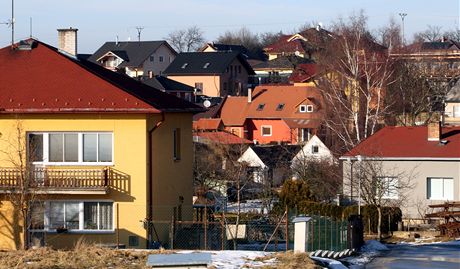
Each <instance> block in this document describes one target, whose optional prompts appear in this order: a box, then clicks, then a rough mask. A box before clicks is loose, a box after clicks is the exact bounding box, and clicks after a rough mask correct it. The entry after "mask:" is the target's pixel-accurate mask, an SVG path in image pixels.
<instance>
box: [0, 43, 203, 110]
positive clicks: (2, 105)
mask: <svg viewBox="0 0 460 269" xmlns="http://www.w3.org/2000/svg"><path fill="white" fill-rule="evenodd" d="M29 42H34V46H33V48H32V49H31V50H12V49H11V48H10V47H5V48H3V49H0V63H1V64H0V82H1V83H0V95H1V96H2V98H0V112H1V113H46V112H61V113H70V112H124V113H126V112H133V113H159V112H162V111H178V112H180V111H201V110H202V109H200V108H198V107H197V106H195V105H193V104H191V103H189V102H186V101H185V100H181V99H179V98H177V97H174V96H172V95H169V94H167V93H163V92H161V91H159V90H156V89H154V88H151V87H148V86H146V85H144V84H142V83H140V82H138V81H135V80H134V79H131V78H129V77H127V76H124V75H120V74H117V73H115V72H112V71H109V70H106V69H105V68H103V67H100V66H98V65H96V64H93V63H90V62H87V61H84V60H82V61H79V60H76V59H74V58H71V57H68V56H66V55H64V54H62V53H60V52H59V51H58V50H57V49H56V48H54V47H51V46H49V45H47V44H44V43H42V42H39V41H36V40H29Z"/></svg>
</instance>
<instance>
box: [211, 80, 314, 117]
mask: <svg viewBox="0 0 460 269" xmlns="http://www.w3.org/2000/svg"><path fill="white" fill-rule="evenodd" d="M321 103H322V97H321V94H320V92H319V89H318V88H316V87H309V86H292V85H282V86H267V85H263V86H258V87H256V88H255V89H254V91H253V93H252V102H251V103H249V102H248V98H247V97H232V96H229V97H227V98H226V99H225V100H224V103H223V105H222V108H221V111H220V112H221V113H220V117H221V119H222V121H223V123H224V125H225V126H242V125H243V124H244V121H245V120H246V119H247V118H250V119H292V120H293V119H309V120H313V119H314V120H318V121H319V120H321V119H322V117H323V109H322V107H321ZM303 104H305V105H313V112H311V113H301V112H299V106H300V105H303ZM262 106H263V108H262ZM281 106H282V108H280V107H281Z"/></svg>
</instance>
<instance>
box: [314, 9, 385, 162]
mask: <svg viewBox="0 0 460 269" xmlns="http://www.w3.org/2000/svg"><path fill="white" fill-rule="evenodd" d="M366 22H367V18H366V17H365V15H364V14H363V13H360V14H359V15H354V16H351V17H350V18H349V19H348V21H344V20H339V22H338V23H336V25H335V26H334V31H333V32H335V33H336V34H337V35H338V36H337V37H336V38H335V39H334V41H333V42H330V44H329V47H328V48H327V49H326V50H325V51H324V53H323V55H322V57H321V58H320V62H319V66H320V69H321V70H320V72H322V73H323V74H325V75H324V76H323V77H322V78H321V79H320V80H319V82H318V87H319V88H320V90H321V91H322V93H323V96H324V100H325V107H326V119H325V121H324V123H325V126H326V127H327V128H328V129H329V131H331V132H332V134H333V135H334V136H335V137H337V140H338V141H337V144H338V145H339V146H338V149H335V150H336V151H339V153H340V152H343V151H347V150H350V149H352V148H353V147H354V146H355V145H357V144H358V143H359V142H360V141H362V140H363V139H365V138H367V137H368V136H370V135H372V134H373V133H375V132H376V131H377V130H378V129H379V128H380V125H381V124H382V122H383V118H384V116H385V115H386V113H388V107H387V106H385V103H384V97H385V91H386V88H387V87H388V85H389V84H391V82H392V80H391V77H392V60H391V59H390V58H389V57H388V54H387V50H386V48H385V47H383V46H381V45H379V44H378V43H376V42H375V41H374V38H373V37H372V35H371V34H370V33H369V31H368V30H367V24H366Z"/></svg>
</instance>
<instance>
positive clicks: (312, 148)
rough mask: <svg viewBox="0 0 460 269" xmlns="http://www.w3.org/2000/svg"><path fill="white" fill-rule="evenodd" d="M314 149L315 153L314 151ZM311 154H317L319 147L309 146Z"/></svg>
mask: <svg viewBox="0 0 460 269" xmlns="http://www.w3.org/2000/svg"><path fill="white" fill-rule="evenodd" d="M315 149H316V151H315ZM311 153H312V154H319V146H318V145H312V146H311Z"/></svg>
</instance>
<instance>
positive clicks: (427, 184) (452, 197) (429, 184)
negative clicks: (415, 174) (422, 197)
mask: <svg viewBox="0 0 460 269" xmlns="http://www.w3.org/2000/svg"><path fill="white" fill-rule="evenodd" d="M432 179H438V180H442V186H441V187H442V197H434V196H433V194H432V186H433V183H432ZM446 180H449V181H452V182H451V183H452V185H454V184H455V182H454V178H453V177H427V178H426V192H427V193H426V198H427V199H428V200H443V201H447V200H454V194H455V193H454V188H446V187H449V186H446ZM428 182H430V183H428ZM429 186H430V187H431V188H430V189H429V188H428V187H429ZM446 190H449V191H450V192H451V193H449V195H446ZM447 196H449V197H447Z"/></svg>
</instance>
